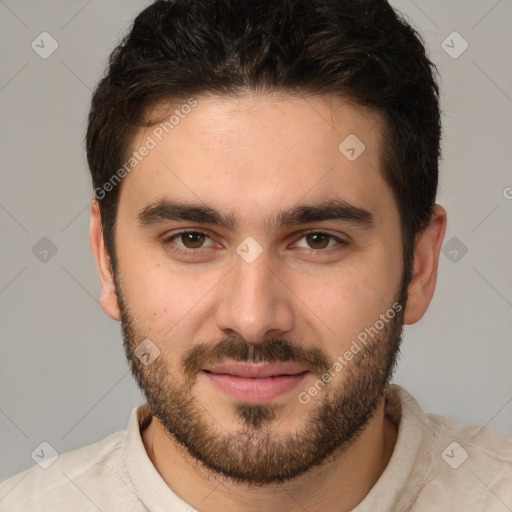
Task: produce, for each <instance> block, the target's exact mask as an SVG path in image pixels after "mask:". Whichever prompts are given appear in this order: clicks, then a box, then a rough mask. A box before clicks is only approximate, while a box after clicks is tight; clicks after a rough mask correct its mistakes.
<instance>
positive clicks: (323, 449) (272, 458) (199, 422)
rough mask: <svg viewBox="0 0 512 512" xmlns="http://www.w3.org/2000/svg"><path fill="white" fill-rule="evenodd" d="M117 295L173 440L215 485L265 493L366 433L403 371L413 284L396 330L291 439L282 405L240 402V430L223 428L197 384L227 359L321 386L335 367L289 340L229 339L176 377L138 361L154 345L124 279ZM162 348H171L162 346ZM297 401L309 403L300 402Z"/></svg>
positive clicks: (387, 328)
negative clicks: (274, 366) (286, 371)
mask: <svg viewBox="0 0 512 512" xmlns="http://www.w3.org/2000/svg"><path fill="white" fill-rule="evenodd" d="M116 293H117V297H118V303H119V308H120V311H121V325H122V335H123V342H124V350H125V354H126V357H127V359H128V362H129V364H130V367H131V372H132V375H133V376H134V378H135V380H136V382H137V384H138V386H139V388H140V389H141V391H142V392H143V394H144V396H145V397H146V400H147V402H148V404H149V407H150V409H151V411H152V413H153V415H154V416H155V417H156V418H158V420H159V421H160V423H161V425H162V426H163V427H164V429H165V432H166V434H167V435H168V436H169V437H170V438H171V439H172V440H174V441H176V442H178V443H179V444H180V445H182V446H183V447H184V448H185V449H186V451H187V452H188V454H189V455H191V456H192V457H193V458H194V459H196V460H197V461H199V462H200V463H201V464H202V465H203V467H204V468H206V469H207V470H208V471H210V472H212V473H213V474H214V475H215V476H216V477H219V476H221V475H222V476H224V477H227V478H228V479H230V480H232V481H235V482H237V483H239V484H240V483H242V484H246V485H249V486H258V485H268V484H272V483H281V482H285V481H287V480H290V479H293V478H296V477H298V476H300V475H302V474H304V473H305V472H307V471H308V470H310V469H311V468H313V467H315V466H318V465H320V464H322V463H324V462H327V460H329V459H330V458H332V457H333V456H335V455H340V454H342V453H343V452H344V451H346V450H347V449H348V448H349V447H350V445H351V444H352V443H353V442H354V441H355V440H356V439H357V437H358V436H359V435H360V433H361V432H362V431H363V430H364V429H365V427H366V426H367V424H368V422H369V420H370V419H371V418H372V417H373V415H374V413H375V411H376V409H377V407H378V406H379V404H381V403H382V401H383V399H384V397H385V391H386V388H387V386H388V384H389V382H390V380H391V377H392V375H393V372H394V368H395V366H396V361H397V358H398V354H399V350H400V343H401V338H402V331H403V316H404V310H405V304H406V301H407V283H406V281H405V280H404V279H402V283H401V285H400V288H399V291H398V293H397V295H396V297H395V299H396V300H395V303H398V304H401V305H402V308H401V309H400V311H398V312H396V315H395V316H394V317H393V318H391V319H390V320H389V322H387V323H384V322H382V323H384V327H383V328H382V329H381V330H380V331H378V333H377V334H376V335H375V336H374V337H372V340H371V342H368V343H367V344H366V345H365V346H364V347H361V350H360V351H359V352H358V353H357V354H355V355H354V358H353V359H352V360H351V361H350V362H347V364H346V366H344V367H343V369H342V370H341V372H340V375H338V376H335V377H334V378H333V379H332V381H331V382H330V383H329V384H328V386H327V387H326V388H325V389H322V390H319V392H318V395H317V396H315V398H314V399H313V400H312V402H313V401H314V403H312V405H311V407H310V408H309V409H305V414H304V422H303V426H302V428H300V429H298V430H296V431H294V432H287V433H283V432H279V431H278V427H279V424H280V421H279V420H280V414H279V412H280V409H281V408H282V407H283V406H282V405H280V404H275V403H268V404H251V403H240V402H237V403H235V404H234V412H235V414H236V417H237V418H238V420H239V421H238V423H237V427H236V429H235V430H233V431H227V430H226V429H224V428H221V427H220V426H219V425H218V423H217V422H216V421H215V418H214V417H213V416H212V415H211V414H209V413H208V412H207V411H206V409H205V408H204V407H202V406H201V404H200V403H199V402H198V400H197V398H196V397H195V396H194V394H193V390H192V387H193V384H194V382H195V380H196V377H197V376H198V374H199V372H200V371H201V369H202V368H204V367H205V366H206V365H208V364H211V363H218V362H224V361H226V360H228V359H229V360H230V361H233V360H235V361H255V362H260V361H265V362H296V363H300V364H302V365H304V366H305V367H306V368H307V369H309V370H310V371H311V372H312V373H313V374H315V375H317V376H318V377H319V378H321V376H322V374H324V373H325V372H326V371H328V370H329V369H330V368H332V366H333V364H334V361H331V359H330V358H329V357H328V356H327V355H326V354H325V353H324V352H323V351H322V350H320V349H318V348H313V349H304V348H302V347H301V346H299V345H297V344H296V343H292V342H291V341H288V340H286V339H282V338H268V339H265V340H262V341H261V342H259V343H247V342H246V341H245V340H243V339H239V338H233V337H226V338H223V339H221V340H219V341H218V342H216V343H205V344H196V345H193V346H191V347H190V348H189V349H187V351H186V352H185V353H184V354H183V356H182V358H181V364H182V372H181V374H180V375H176V374H174V375H173V372H172V371H170V369H169V367H168V365H167V364H166V361H165V359H164V358H163V357H157V358H156V359H155V360H154V361H153V362H152V363H151V364H150V365H148V366H145V365H143V364H142V363H141V361H140V360H139V359H138V358H137V357H136V355H134V350H135V349H136V347H137V346H138V345H139V343H141V342H142V340H144V339H146V338H147V337H146V335H145V333H144V332H143V329H141V328H140V327H139V326H138V325H137V322H136V321H135V318H136V317H135V315H133V316H132V314H131V311H130V308H129V305H128V304H127V302H126V301H125V296H124V292H123V290H122V287H121V286H120V283H119V282H118V280H117V279H116ZM155 344H156V345H158V346H160V347H162V346H163V345H164V344H169V345H171V343H170V342H168V341H165V342H164V341H163V340H158V341H157V342H156V343H155ZM167 353H169V352H167ZM331 371H332V370H331ZM337 380H338V381H339V384H337V383H336V381H337ZM292 399H293V398H292ZM295 400H297V402H298V403H299V404H300V403H302V404H303V403H304V402H300V401H299V400H298V398H297V397H296V398H295ZM300 407H304V406H303V405H300ZM284 419H285V418H281V422H282V421H284Z"/></svg>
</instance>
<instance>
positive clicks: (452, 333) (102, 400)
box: [0, 0, 512, 480]
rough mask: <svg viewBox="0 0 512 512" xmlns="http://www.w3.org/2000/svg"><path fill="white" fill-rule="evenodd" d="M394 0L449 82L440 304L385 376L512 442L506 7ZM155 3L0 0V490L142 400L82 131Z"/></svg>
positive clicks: (411, 332) (429, 404)
mask: <svg viewBox="0 0 512 512" xmlns="http://www.w3.org/2000/svg"><path fill="white" fill-rule="evenodd" d="M392 3H393V5H394V6H395V7H397V8H398V9H400V10H402V11H403V12H404V13H405V14H406V16H407V17H408V18H409V19H410V21H411V22H412V23H413V24H414V26H415V27H416V28H417V29H418V30H419V31H420V33H422V34H423V36H424V37H425V39H426V42H427V45H428V47H429V50H430V54H431V57H432V59H433V60H434V61H435V62H436V64H437V65H438V67H439V71H440V75H441V77H442V81H441V90H442V102H443V110H444V144H443V145H444V158H443V161H442V164H441V183H440V192H439V197H438V203H440V204H442V205H443V206H444V207H445V208H446V209H447V211H448V218H449V220H448V228H447V234H446V238H445V242H444V244H445V247H444V249H443V251H444V253H446V254H442V255H441V259H440V264H439V276H438V287H437V291H436V295H435V297H434V299H433V301H432V304H431V307H430V309H429V311H428V312H427V314H426V315H425V317H424V318H423V319H422V320H421V321H420V323H419V324H416V325H413V326H407V327H406V329H405V337H404V346H403V355H402V358H401V361H400V365H399V370H398V372H397V374H396V377H395V382H397V383H399V384H401V385H403V386H405V387H406V388H407V389H408V390H409V391H410V392H412V393H413V394H414V395H415V397H416V398H417V399H418V401H419V402H420V404H421V405H422V406H423V408H424V409H425V410H427V411H431V412H436V413H439V414H444V415H448V416H451V417H452V418H454V419H456V420H458V421H461V422H464V423H480V424H488V425H490V426H491V427H493V428H495V429H497V430H499V431H500V432H503V433H504V434H506V435H508V436H512V371H511V368H512V343H511V332H512V315H511V308H512V286H511V285H512V270H511V261H512V258H511V256H512V229H511V220H512V199H507V197H506V196H507V195H508V197H512V188H511V189H507V187H512V173H511V164H510V162H512V158H511V157H512V144H511V143H512V122H511V119H512V68H511V65H510V64H511V58H510V55H511V54H512V44H511V36H510V20H511V19H512V2H511V1H510V0H501V1H496V0H485V1H482V0H478V1H452V2H446V1H441V0H438V1H428V2H426V1H423V2H421V3H420V2H419V0H416V2H413V1H411V0H401V1H395V2H392ZM148 4H149V2H148V1H142V0H109V1H108V2H106V1H100V0H89V1H86V0H83V1H70V0H66V1H64V0H52V1H50V0H48V1H43V2H36V1H35V0H32V1H29V0H5V1H2V0H0V20H1V21H0V41H1V58H2V67H1V72H0V108H1V124H2V137H1V139H0V150H1V153H0V154H1V156H2V165H1V173H2V176H1V183H2V186H1V188H0V230H1V231H0V232H1V243H2V250H1V251H0V308H1V321H0V329H1V331H0V332H1V345H0V346H1V354H0V432H1V436H0V461H1V467H0V480H2V479H3V478H5V477H7V476H9V475H11V474H13V473H15V472H18V471H20V470H22V469H24V468H26V467H28V466H31V465H32V464H33V463H34V462H33V460H32V458H31V453H32V452H33V450H34V449H35V448H36V447H37V446H38V445H39V444H40V443H41V442H42V441H47V442H49V443H50V444H51V445H52V446H53V447H55V449H56V450H57V451H58V452H63V451H67V450H70V449H73V448H77V447H80V446H83V445H85V444H89V443H91V442H93V441H96V440H98V439H100V438H102V437H104V436H106V435H107V434H109V433H111V432H114V431H116V430H120V429H124V428H125V427H126V423H127V420H128V416H129V413H130V412H131V410H132V408H133V407H134V406H136V405H137V404H139V403H141V402H142V401H143V397H142V396H141V394H140V393H139V391H138V389H137V387H136V385H135V383H134V381H133V380H132V377H131V376H130V374H129V371H128V365H127V363H126V362H125V357H124V354H123V351H122V342H121V335H120V326H119V324H118V323H117V322H113V321H111V320H109V319H108V318H107V317H106V316H105V315H104V314H103V312H102V310H101V309H100V307H99V305H98V297H99V293H100V286H99V280H98V277H97V275H96V269H95V266H94V261H93V258H92V255H91V252H90V248H89V242H88V225H89V213H88V202H89V199H90V198H91V194H92V191H91V186H90V179H89V174H88V170H87V165H86V159H85V152H84V148H83V137H84V134H85V128H86V116H87V113H88V109H89V102H90V98H91V91H92V89H93V88H94V86H95V85H96V83H97V81H98V80H99V79H100V77H101V75H102V73H103V70H104V68H105V65H106V62H107V56H108V54H109V53H110V51H111V50H112V49H113V47H114V46H115V44H116V42H117V41H118V40H119V39H120V37H121V36H122V35H123V33H124V32H125V30H127V28H128V27H129V25H130V22H131V20H132V19H133V18H134V16H135V15H136V13H138V12H139V11H140V10H141V9H142V8H144V7H145V6H147V5H148ZM44 31H46V32H48V33H50V34H51V36H52V37H53V38H54V39H55V40H56V41H57V42H58V45H59V46H58V49H57V50H56V51H55V52H54V53H53V54H52V55H51V56H50V57H48V58H47V59H43V58H41V57H40V56H39V55H38V54H37V53H36V52H35V51H34V50H33V49H32V47H31V43H32V41H34V40H36V42H37V41H40V38H38V36H39V34H41V33H42V32H44ZM454 31H456V32H458V33H460V34H461V36H462V37H463V38H464V39H465V40H466V41H467V43H468V44H469V47H468V48H467V50H466V51H465V52H464V53H462V54H461V55H460V56H458V58H453V57H451V56H450V55H448V54H447V53H446V52H445V51H444V50H443V48H442V46H441V45H442V42H443V41H444V40H446V38H447V37H448V36H449V35H450V34H451V33H452V32H454ZM445 45H449V47H451V48H449V47H448V49H449V51H451V52H452V54H453V53H458V52H460V50H461V49H462V46H461V45H462V40H460V39H458V38H457V36H455V38H454V37H451V38H448V39H447V42H446V43H445ZM45 48H46V49H48V48H49V46H48V44H45ZM43 237H47V238H48V239H49V240H51V242H52V243H53V244H54V245H55V247H56V249H57V252H56V254H54V255H52V252H51V251H50V252H49V253H48V254H47V255H46V256H44V253H42V252H40V251H42V250H43V249H45V247H46V248H48V245H47V244H48V242H47V241H43V242H39V241H40V239H41V238H43ZM452 239H453V240H452ZM38 242H39V245H36V244H38ZM41 244H42V245H41ZM45 244H46V245H45ZM446 244H449V245H446ZM34 246H36V249H34V252H35V253H36V254H34V252H33V247H34ZM464 247H466V248H467V253H466V254H463V252H464ZM38 251H39V254H38ZM453 251H456V252H453ZM44 257H46V261H41V258H43V260H44ZM454 259H455V261H453V260H454Z"/></svg>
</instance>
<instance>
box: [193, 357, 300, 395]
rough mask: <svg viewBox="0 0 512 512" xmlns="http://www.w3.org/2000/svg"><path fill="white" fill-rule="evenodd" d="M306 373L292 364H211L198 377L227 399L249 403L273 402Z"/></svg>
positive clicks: (294, 385) (296, 384)
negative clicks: (210, 384) (231, 398)
mask: <svg viewBox="0 0 512 512" xmlns="http://www.w3.org/2000/svg"><path fill="white" fill-rule="evenodd" d="M308 373H309V370H306V369H305V368H304V367H302V366H299V365H297V364H295V363H265V362H263V363H246V362H233V363H222V364H217V365H211V366H208V367H206V368H204V369H203V370H202V371H201V374H202V375H204V377H206V378H207V379H208V381H209V382H210V383H212V384H213V385H214V386H215V387H217V388H218V389H220V390H221V391H223V392H225V393H226V394H228V395H229V396H231V397H233V398H235V399H237V400H240V401H243V402H252V403H265V402H269V401H271V400H274V399H276V398H278V397H280V396H282V395H284V394H286V393H288V392H290V391H292V390H293V389H294V388H295V387H297V386H298V385H299V383H300V382H301V381H302V380H303V379H304V378H305V377H306V375H307V374H308Z"/></svg>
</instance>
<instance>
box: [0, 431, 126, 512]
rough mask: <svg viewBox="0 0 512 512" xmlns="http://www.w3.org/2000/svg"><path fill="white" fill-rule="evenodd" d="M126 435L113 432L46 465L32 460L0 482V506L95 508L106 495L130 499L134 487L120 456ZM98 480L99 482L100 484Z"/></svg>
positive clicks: (14, 511)
mask: <svg viewBox="0 0 512 512" xmlns="http://www.w3.org/2000/svg"><path fill="white" fill-rule="evenodd" d="M125 435H126V430H122V431H119V432H115V433H113V434H110V435H109V436H107V437H105V438H103V439H101V440H100V441H97V442H95V443H92V444H89V445H87V446H84V447H82V448H78V449H76V450H72V451H69V452H65V453H62V454H59V455H58V456H57V458H56V459H55V460H54V461H53V462H51V464H50V465H49V466H48V467H46V469H44V466H45V464H41V465H38V464H35V465H34V466H32V467H30V468H28V469H27V470H25V471H21V472H19V473H17V474H15V475H13V476H11V477H9V478H8V479H7V480H4V481H3V482H2V483H0V509H1V510H2V511H4V512H18V511H22V510H23V511H25V510H30V511H32V512H43V511H47V510H48V511H50V510H52V511H55V510H73V511H74V512H79V511H80V512H81V511H89V510H96V511H97V510H98V507H100V509H102V505H103V506H104V505H105V504H106V499H108V500H112V501H113V502H114V503H117V504H119V503H122V502H123V501H125V500H127V499H131V496H132V495H133V491H132V490H131V485H130V481H129V479H128V478H127V477H126V471H125V469H124V460H123V456H122V444H123V441H124V439H125ZM48 462H49V460H48ZM98 482H101V483H102V486H101V488H99V487H98ZM105 490H107V491H108V498H107V496H106V491H105Z"/></svg>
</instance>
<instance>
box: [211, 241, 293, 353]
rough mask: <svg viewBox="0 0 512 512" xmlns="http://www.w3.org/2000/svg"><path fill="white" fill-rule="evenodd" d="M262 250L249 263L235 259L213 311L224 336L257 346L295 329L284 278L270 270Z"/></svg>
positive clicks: (288, 292)
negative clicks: (269, 338)
mask: <svg viewBox="0 0 512 512" xmlns="http://www.w3.org/2000/svg"><path fill="white" fill-rule="evenodd" d="M270 265H271V261H270V258H269V257H268V255H267V254H266V252H265V251H264V252H263V253H262V254H261V255H260V256H259V257H258V258H257V259H256V261H253V262H252V263H248V262H246V261H244V259H242V258H241V257H239V256H238V255H235V256H234V268H233V269H232V270H231V272H229V273H228V274H227V275H226V277H225V279H224V280H223V282H222V284H221V287H220V292H219V293H220V296H219V300H218V306H217V309H216V313H215V316H216V324H217V327H218V329H220V330H221V331H223V332H224V334H225V335H226V336H236V337H241V338H242V339H244V340H245V341H247V342H249V343H257V342H258V341H260V340H263V339H265V338H268V337H270V336H274V337H275V336H282V335H284V334H285V333H287V332H289V331H290V330H292V329H293V327H294V321H295V320H294V311H293V308H292V293H291V292H290V290H289V289H288V288H287V286H285V284H284V283H283V281H285V280H284V279H283V277H284V276H279V270H278V269H277V268H276V269H273V268H272V267H271V266H270Z"/></svg>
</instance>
